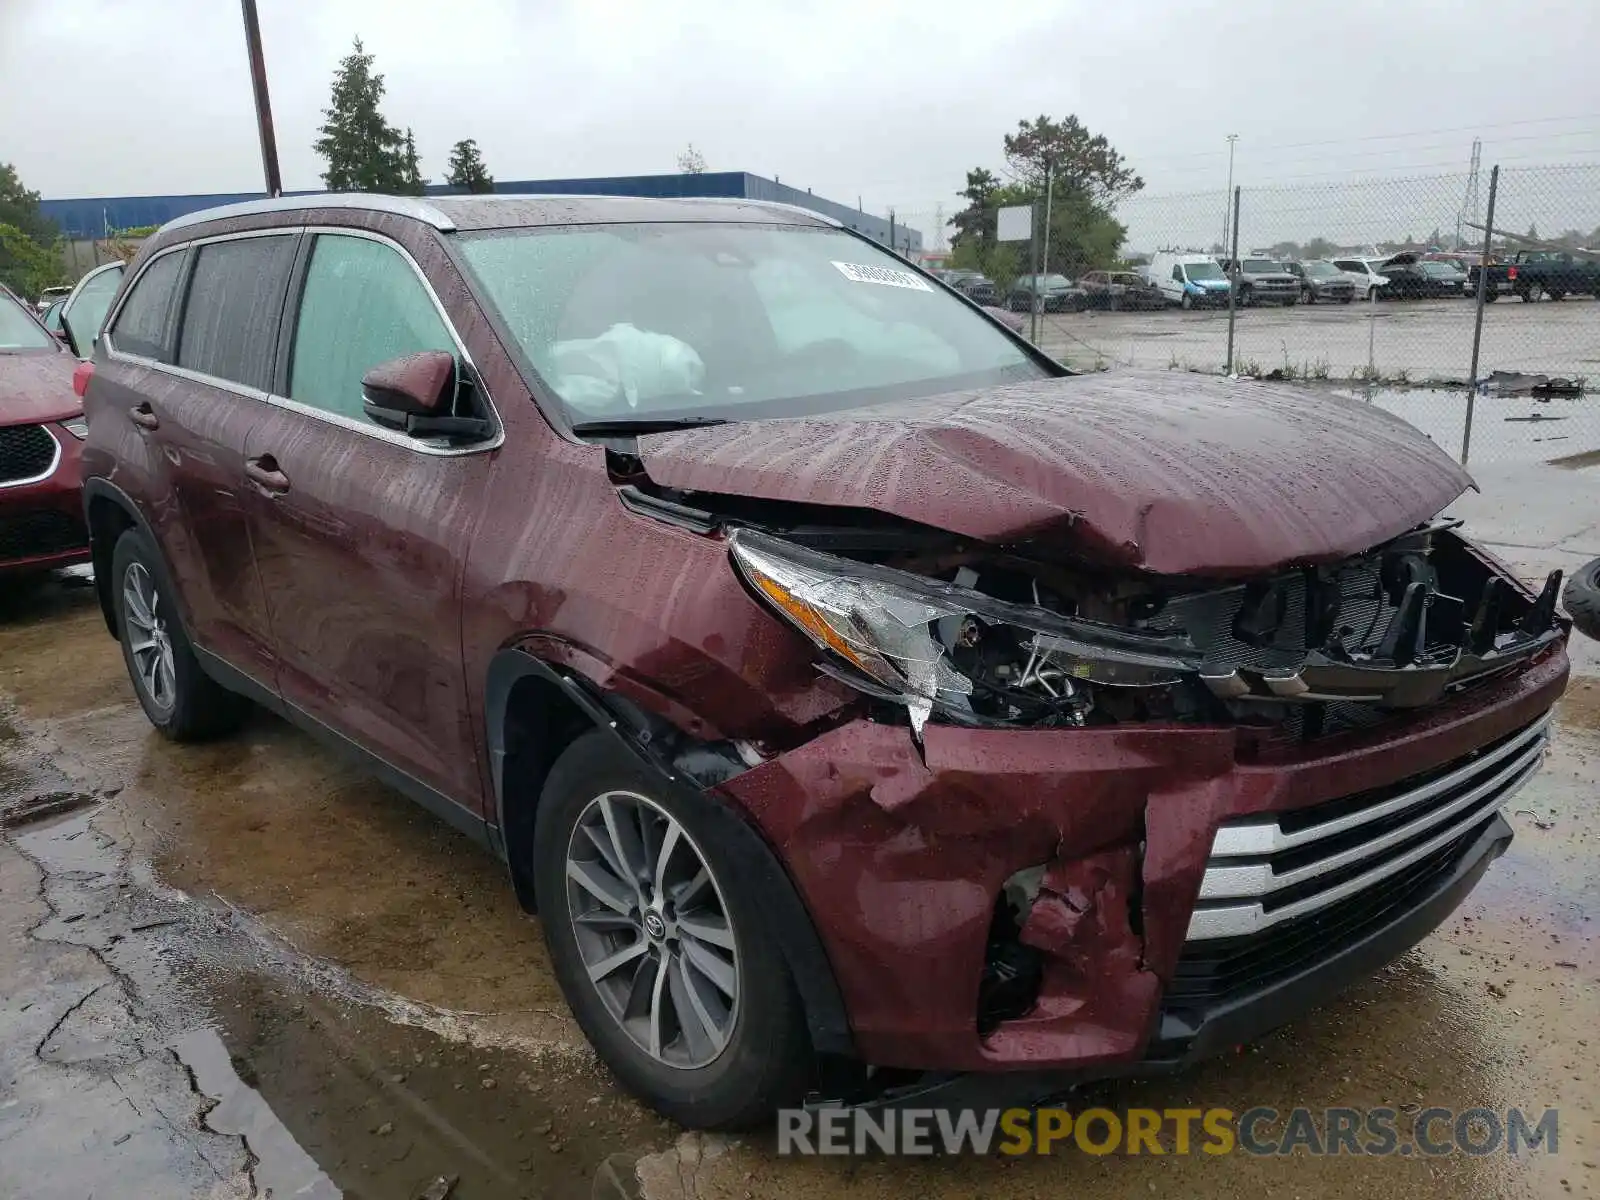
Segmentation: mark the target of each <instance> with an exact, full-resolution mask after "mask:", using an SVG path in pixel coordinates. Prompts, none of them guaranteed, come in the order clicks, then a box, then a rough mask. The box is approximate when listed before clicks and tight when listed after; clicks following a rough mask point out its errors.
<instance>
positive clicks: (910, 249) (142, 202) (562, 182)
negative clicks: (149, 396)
mask: <svg viewBox="0 0 1600 1200" xmlns="http://www.w3.org/2000/svg"><path fill="white" fill-rule="evenodd" d="M495 191H497V192H506V193H523V194H529V193H532V194H540V193H543V194H547V195H548V194H555V195H591V196H597V195H598V196H652V197H728V198H737V199H745V200H765V201H770V202H775V203H779V204H791V205H795V206H797V207H800V208H808V209H811V210H812V211H813V212H817V213H821V214H822V215H823V216H826V217H830V218H832V219H833V220H835V221H838V222H839V223H840V224H842V225H843V226H844V227H845V228H847V229H854V230H856V231H857V232H859V233H862V234H864V235H866V236H867V237H869V238H871V239H872V240H873V241H876V242H881V243H882V244H884V245H886V246H887V245H889V244H890V238H891V236H892V237H893V246H894V248H895V249H896V250H899V251H900V252H901V253H902V254H915V253H917V252H918V251H920V250H922V249H923V235H922V233H921V231H920V230H916V229H909V228H907V227H906V226H904V225H902V224H900V223H899V222H897V221H891V220H890V218H888V217H880V216H877V215H875V214H873V213H868V212H865V211H863V210H861V209H859V208H852V207H850V206H849V205H847V204H841V203H839V202H837V201H834V200H829V199H826V198H824V197H822V196H818V195H816V194H814V193H813V192H811V191H809V190H802V189H801V188H797V187H791V186H790V185H789V184H786V183H781V182H779V181H778V180H776V179H766V178H764V177H762V176H760V175H752V174H750V173H749V172H747V171H707V172H704V173H701V174H695V175H617V176H602V177H595V178H587V179H502V180H496V181H495ZM459 193H460V189H458V188H452V187H449V186H447V185H444V184H432V185H429V187H428V188H427V189H426V194H427V195H430V196H449V195H456V194H459ZM324 194H326V193H324V192H322V191H319V190H314V189H313V190H309V191H291V192H285V193H284V195H285V196H286V197H295V196H320V195H324ZM265 198H266V193H265V192H229V193H216V194H191V195H183V196H108V197H79V198H75V199H60V200H42V201H40V204H39V209H40V212H41V214H42V215H43V216H45V217H46V218H48V219H50V220H52V221H54V222H55V223H56V224H57V225H58V226H60V228H61V232H62V234H63V235H64V236H66V237H67V238H71V239H86V238H102V237H106V236H109V235H110V234H112V233H114V232H116V231H118V230H123V229H138V228H143V227H145V226H149V225H165V224H166V223H167V222H168V221H171V220H174V219H176V218H178V217H183V216H188V215H189V214H191V213H196V212H199V211H201V210H202V209H207V208H216V207H219V206H221V205H225V204H240V203H244V202H247V201H251V200H262V199H265ZM891 231H892V233H891Z"/></svg>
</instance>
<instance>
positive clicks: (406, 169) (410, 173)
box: [395, 125, 428, 196]
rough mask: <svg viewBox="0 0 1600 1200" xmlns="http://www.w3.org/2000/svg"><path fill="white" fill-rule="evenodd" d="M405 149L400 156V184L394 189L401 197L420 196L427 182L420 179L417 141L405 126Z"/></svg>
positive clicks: (420, 166) (420, 168)
mask: <svg viewBox="0 0 1600 1200" xmlns="http://www.w3.org/2000/svg"><path fill="white" fill-rule="evenodd" d="M405 145H406V148H405V150H404V151H403V152H402V154H401V156H400V183H399V186H398V187H396V188H395V191H397V192H399V193H400V194H401V195H402V196H420V195H422V194H423V192H425V191H426V190H427V187H428V181H427V180H426V179H424V178H423V177H422V164H421V163H420V162H419V161H418V160H417V139H416V138H415V137H414V136H412V133H411V127H410V126H409V125H408V126H406V143H405Z"/></svg>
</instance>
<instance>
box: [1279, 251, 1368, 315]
mask: <svg viewBox="0 0 1600 1200" xmlns="http://www.w3.org/2000/svg"><path fill="white" fill-rule="evenodd" d="M1283 269H1284V270H1285V271H1287V272H1289V274H1291V275H1293V276H1294V277H1295V278H1296V279H1298V280H1299V281H1300V299H1301V301H1302V302H1303V303H1305V304H1349V303H1350V301H1352V300H1354V299H1355V297H1356V285H1355V280H1353V279H1351V278H1350V276H1349V275H1347V274H1346V273H1345V272H1343V271H1341V270H1340V269H1339V268H1338V267H1336V266H1334V265H1333V264H1332V263H1331V262H1329V261H1328V260H1327V259H1324V258H1310V259H1305V260H1303V261H1301V262H1286V263H1284V264H1283Z"/></svg>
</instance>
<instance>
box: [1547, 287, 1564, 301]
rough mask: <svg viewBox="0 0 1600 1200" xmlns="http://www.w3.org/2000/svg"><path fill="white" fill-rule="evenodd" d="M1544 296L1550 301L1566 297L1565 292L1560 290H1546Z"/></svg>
mask: <svg viewBox="0 0 1600 1200" xmlns="http://www.w3.org/2000/svg"><path fill="white" fill-rule="evenodd" d="M1545 295H1547V296H1549V297H1550V299H1552V300H1561V299H1564V298H1565V297H1566V292H1564V291H1562V290H1561V289H1560V288H1546V289H1545Z"/></svg>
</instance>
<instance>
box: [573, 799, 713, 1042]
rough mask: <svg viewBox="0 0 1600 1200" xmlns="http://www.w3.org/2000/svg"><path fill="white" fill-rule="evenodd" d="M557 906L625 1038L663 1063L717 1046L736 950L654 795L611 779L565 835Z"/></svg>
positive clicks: (680, 831)
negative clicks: (563, 881)
mask: <svg viewBox="0 0 1600 1200" xmlns="http://www.w3.org/2000/svg"><path fill="white" fill-rule="evenodd" d="M567 909H568V913H569V916H570V919H571V922H572V933H573V938H574V940H575V941H576V943H577V947H578V954H579V956H580V957H581V958H582V960H583V967H584V970H585V972H586V973H587V975H588V977H589V982H590V984H591V985H593V987H594V989H595V991H596V993H597V994H598V995H599V997H600V1000H601V1002H602V1003H603V1004H604V1005H605V1008H606V1010H607V1011H608V1012H609V1013H610V1014H611V1016H612V1018H613V1019H614V1020H615V1021H616V1022H617V1023H618V1024H619V1025H620V1026H622V1029H623V1031H624V1032H626V1033H627V1035H628V1036H629V1037H630V1038H631V1039H632V1040H633V1042H634V1044H635V1045H636V1046H638V1047H639V1049H641V1050H643V1051H644V1052H645V1053H646V1054H648V1055H649V1056H650V1057H651V1058H652V1059H654V1060H656V1061H657V1062H660V1063H663V1064H665V1065H667V1066H670V1067H677V1068H681V1069H685V1070H688V1069H694V1068H698V1067H704V1066H706V1065H707V1064H708V1063H710V1062H712V1061H713V1060H715V1059H716V1058H717V1056H718V1055H720V1054H721V1053H722V1051H723V1049H724V1048H725V1047H726V1046H727V1044H728V1040H729V1038H730V1037H731V1036H732V1034H733V1029H734V1024H735V1022H736V1020H737V1018H738V1015H739V952H738V943H737V941H736V940H735V937H734V929H733V925H732V922H731V921H730V919H729V916H728V909H727V905H726V904H725V902H724V901H723V897H722V890H721V889H720V888H719V887H718V885H717V881H716V878H715V877H714V876H713V875H712V873H711V869H710V867H709V866H708V865H707V863H706V859H705V856H704V855H703V854H701V852H700V849H699V847H698V846H696V845H695V844H694V841H693V839H691V838H690V836H689V834H688V832H687V831H686V830H685V829H684V827H683V826H682V825H681V824H679V822H678V821H677V820H676V819H674V818H673V817H672V816H671V815H670V814H668V813H667V812H666V810H664V809H663V808H661V807H660V806H659V805H658V804H656V803H655V802H654V801H652V800H649V799H647V798H646V797H644V796H641V795H639V794H638V793H636V792H627V791H610V792H605V793H602V794H601V795H599V796H596V797H595V798H594V799H593V800H591V801H589V803H588V805H587V806H585V808H584V810H583V812H582V814H581V815H580V816H579V817H578V820H577V823H576V824H575V825H574V826H573V828H572V835H571V837H570V838H569V840H568V843H567Z"/></svg>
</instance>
